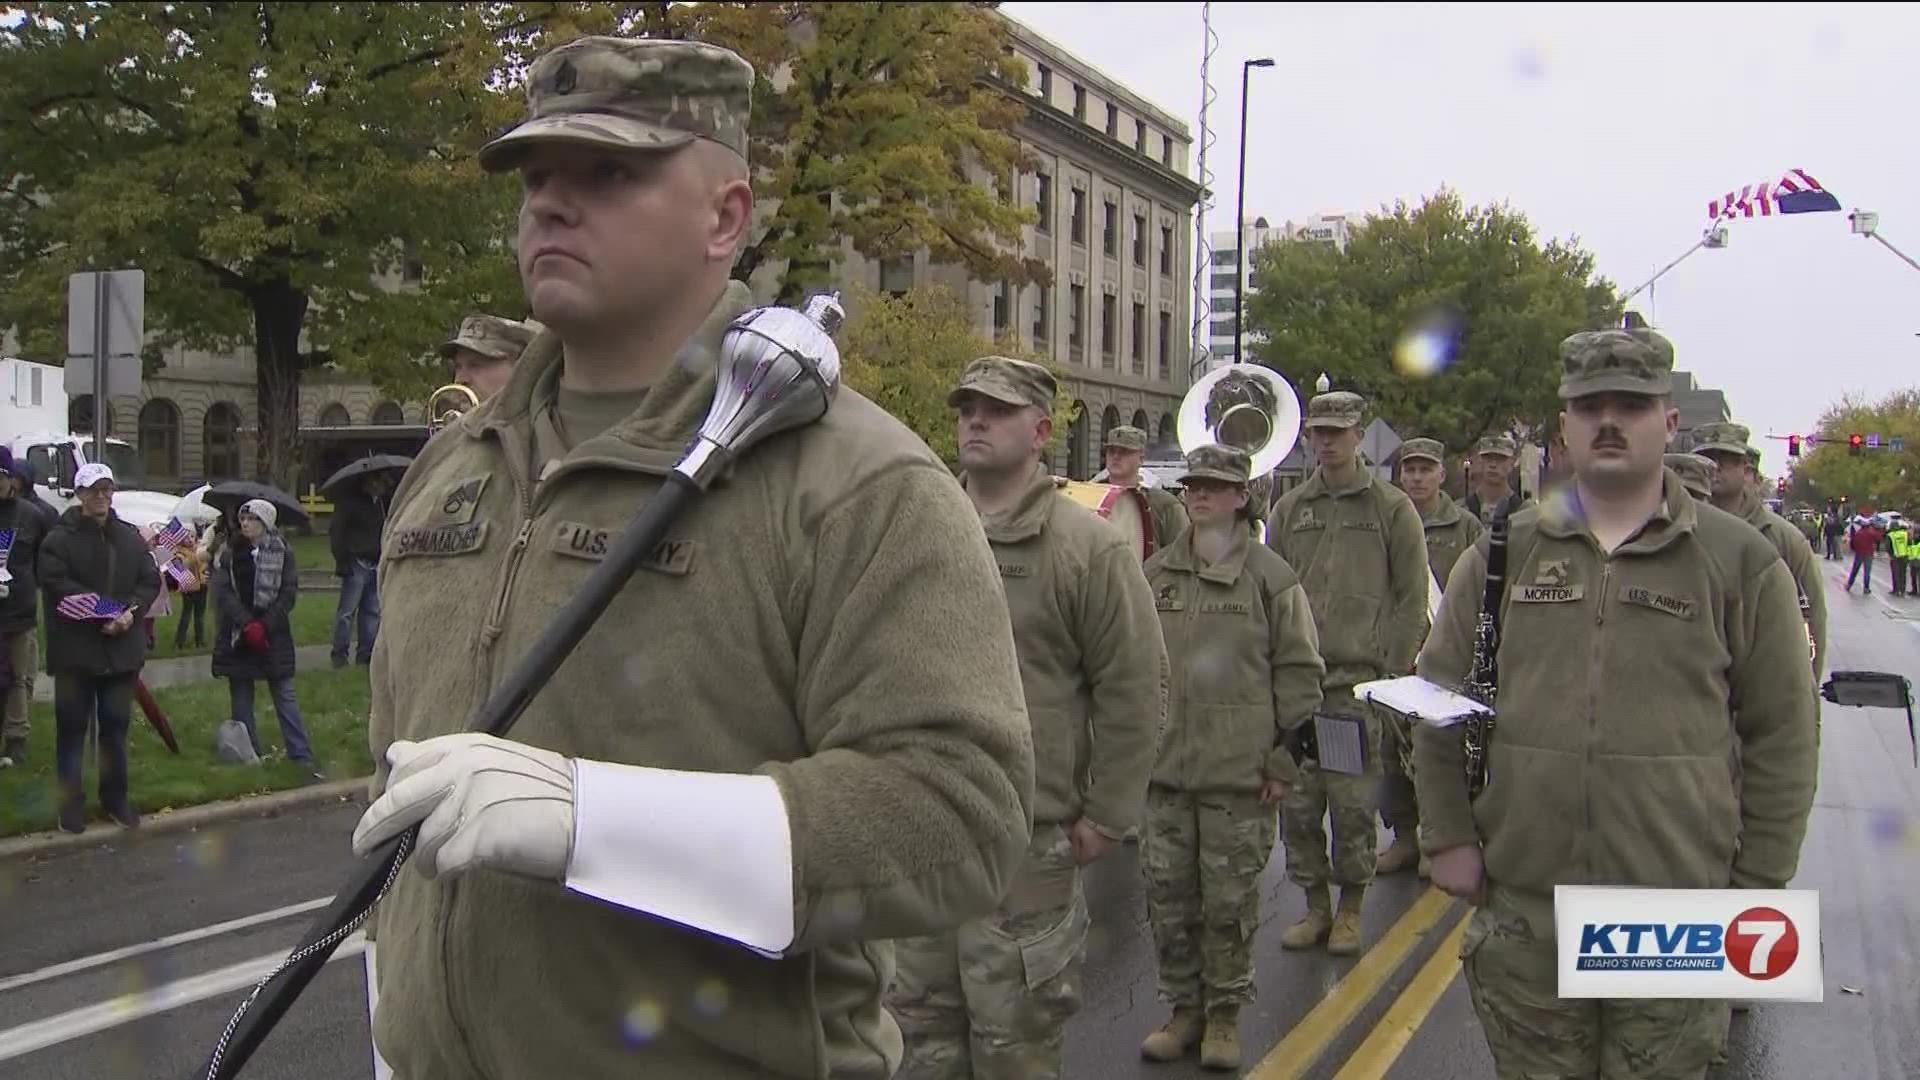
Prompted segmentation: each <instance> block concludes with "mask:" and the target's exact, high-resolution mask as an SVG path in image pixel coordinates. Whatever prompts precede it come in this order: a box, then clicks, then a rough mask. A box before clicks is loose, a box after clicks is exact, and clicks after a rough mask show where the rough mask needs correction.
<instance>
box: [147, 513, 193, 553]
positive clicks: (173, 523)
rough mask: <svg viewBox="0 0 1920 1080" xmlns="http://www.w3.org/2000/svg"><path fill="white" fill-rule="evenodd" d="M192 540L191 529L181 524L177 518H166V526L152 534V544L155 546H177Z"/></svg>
mask: <svg viewBox="0 0 1920 1080" xmlns="http://www.w3.org/2000/svg"><path fill="white" fill-rule="evenodd" d="M193 541H194V535H193V530H192V529H189V528H187V527H186V526H185V525H182V524H181V523H180V519H179V518H170V519H168V521H167V525H166V528H163V529H161V530H160V531H159V532H157V533H154V534H153V546H154V547H157V548H177V547H179V546H181V545H182V544H191V543H193Z"/></svg>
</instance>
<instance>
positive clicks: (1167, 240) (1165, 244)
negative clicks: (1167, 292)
mask: <svg viewBox="0 0 1920 1080" xmlns="http://www.w3.org/2000/svg"><path fill="white" fill-rule="evenodd" d="M1160 272H1161V273H1162V274H1164V275H1166V276H1168V277H1172V276H1173V226H1171V225H1162V226H1160Z"/></svg>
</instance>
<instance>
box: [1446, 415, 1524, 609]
mask: <svg viewBox="0 0 1920 1080" xmlns="http://www.w3.org/2000/svg"><path fill="white" fill-rule="evenodd" d="M1519 453H1520V447H1519V444H1518V443H1516V442H1515V441H1514V439H1513V436H1511V435H1508V434H1506V433H1504V432H1495V433H1493V434H1491V435H1488V436H1486V437H1484V438H1482V439H1481V440H1480V441H1479V442H1477V443H1475V444H1474V447H1473V491H1472V492H1471V493H1469V494H1468V495H1467V501H1466V504H1465V506H1466V510H1467V513H1469V514H1472V515H1473V516H1474V517H1476V518H1478V519H1479V520H1480V523H1481V524H1483V525H1484V524H1487V523H1489V522H1491V521H1492V520H1493V515H1494V513H1495V512H1496V511H1497V510H1499V509H1500V507H1501V506H1503V505H1504V506H1505V507H1506V508H1507V514H1508V516H1512V515H1514V514H1517V513H1519V512H1520V511H1521V509H1522V508H1524V507H1525V506H1526V505H1527V499H1526V498H1525V496H1522V495H1521V494H1520V493H1519V492H1517V491H1515V490H1513V466H1514V462H1515V461H1516V460H1517V459H1518V456H1519ZM1442 580H1445V579H1444V578H1443V579H1442Z"/></svg>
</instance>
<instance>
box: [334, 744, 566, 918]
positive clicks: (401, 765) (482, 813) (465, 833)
mask: <svg viewBox="0 0 1920 1080" xmlns="http://www.w3.org/2000/svg"><path fill="white" fill-rule="evenodd" d="M387 763H388V764H389V765H390V766H392V768H393V772H392V774H391V776H390V778H389V779H388V782H387V790H386V792H385V794H383V795H381V796H380V798H378V799H376V800H375V801H374V804H373V805H372V806H369V807H368V808H367V812H366V813H365V814H362V815H361V816H360V824H359V825H358V826H357V827H356V828H355V829H354V831H353V852H354V854H355V855H360V856H364V855H366V853H367V852H369V851H372V850H373V849H374V848H376V847H378V846H380V845H381V844H383V843H385V842H386V841H388V840H390V839H392V838H393V837H395V836H398V835H400V834H401V833H403V832H405V831H407V829H408V828H409V827H411V826H413V825H414V824H416V823H418V824H419V825H420V837H419V843H418V845H417V846H416V848H415V850H414V854H413V859H412V861H413V863H414V865H416V866H418V867H419V868H420V872H421V873H423V874H425V875H427V877H429V878H434V877H438V876H439V875H441V874H459V873H462V872H464V871H467V870H471V869H473V868H475V867H483V868H485V869H489V870H504V871H508V872H510V873H515V874H523V875H525V876H527V877H532V878H539V879H542V880H546V881H556V882H557V881H560V880H562V879H563V878H564V877H565V876H566V872H567V863H568V861H569V859H570V858H571V856H572V849H573V800H574V786H573V784H574V781H573V759H571V758H568V757H565V756H563V755H561V754H556V753H554V752H553V751H551V750H542V749H540V748H538V747H534V746H528V745H526V744H525V743H517V742H510V741H508V740H506V739H499V738H495V737H494V736H492V735H481V734H477V733H473V732H462V733H460V734H457V735H442V736H439V737H438V738H433V739H428V740H426V741H425V742H417V743H416V742H405V741H402V742H396V743H394V744H393V745H392V746H390V747H388V748H387Z"/></svg>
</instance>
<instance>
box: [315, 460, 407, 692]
mask: <svg viewBox="0 0 1920 1080" xmlns="http://www.w3.org/2000/svg"><path fill="white" fill-rule="evenodd" d="M411 460H412V459H410V458H403V457H397V456H387V455H382V456H380V457H377V458H372V459H368V460H363V461H357V462H354V463H353V464H352V465H349V466H347V467H346V468H344V469H341V470H340V471H339V472H337V473H335V474H334V475H333V476H331V477H329V478H328V480H327V482H326V483H325V484H322V485H321V490H322V491H324V492H327V494H328V495H329V496H330V497H331V498H332V499H333V503H334V506H333V520H332V521H331V522H329V523H328V525H327V539H328V542H329V546H331V547H332V549H333V572H334V573H335V574H337V575H338V576H339V578H340V601H339V603H338V605H336V606H335V608H334V613H333V652H332V657H333V666H334V667H336V668H342V667H346V666H347V652H348V649H349V648H350V647H351V646H353V644H354V641H353V637H354V629H355V624H356V623H358V628H359V631H360V641H359V647H358V648H357V649H354V650H353V656H354V659H355V660H356V661H358V662H359V663H362V664H368V663H372V661H373V643H374V640H375V639H376V638H378V637H379V635H380V574H379V570H380V534H381V533H382V532H383V531H384V530H385V529H386V525H387V500H388V498H389V497H390V496H391V495H392V494H393V490H394V488H395V487H396V486H398V484H399V477H400V474H401V472H403V471H404V470H405V469H406V466H407V465H408V464H409V463H410V462H411ZM396 463H397V464H396Z"/></svg>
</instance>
